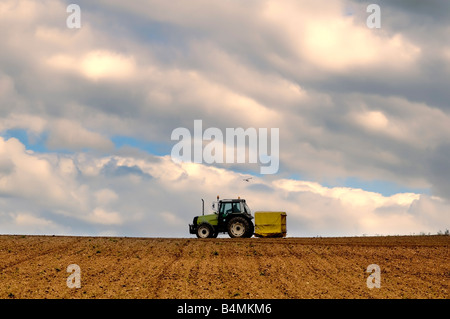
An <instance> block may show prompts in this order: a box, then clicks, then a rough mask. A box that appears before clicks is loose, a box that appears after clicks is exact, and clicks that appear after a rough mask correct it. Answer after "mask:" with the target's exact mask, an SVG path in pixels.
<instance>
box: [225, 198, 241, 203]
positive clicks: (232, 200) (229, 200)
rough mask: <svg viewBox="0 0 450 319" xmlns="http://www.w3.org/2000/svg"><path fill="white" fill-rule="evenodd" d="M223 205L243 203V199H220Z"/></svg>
mask: <svg viewBox="0 0 450 319" xmlns="http://www.w3.org/2000/svg"><path fill="white" fill-rule="evenodd" d="M220 201H221V202H223V203H237V202H245V199H242V198H233V199H221V200H220Z"/></svg>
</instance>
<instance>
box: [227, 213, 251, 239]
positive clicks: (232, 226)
mask: <svg viewBox="0 0 450 319" xmlns="http://www.w3.org/2000/svg"><path fill="white" fill-rule="evenodd" d="M249 229H250V225H249V223H248V221H247V220H246V219H245V218H243V217H234V218H232V219H231V220H230V221H229V222H228V225H227V231H228V235H229V236H230V237H231V238H242V237H245V236H246V235H247V234H248V233H249Z"/></svg>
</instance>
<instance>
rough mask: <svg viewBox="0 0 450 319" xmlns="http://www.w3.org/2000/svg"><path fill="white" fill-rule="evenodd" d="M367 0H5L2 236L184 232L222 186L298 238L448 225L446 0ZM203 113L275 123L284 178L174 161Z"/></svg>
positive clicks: (249, 167) (1, 30)
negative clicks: (279, 219) (282, 216)
mask: <svg viewBox="0 0 450 319" xmlns="http://www.w3.org/2000/svg"><path fill="white" fill-rule="evenodd" d="M372 2H373V1H371V2H369V1H356V0H353V1H352V0H326V1H325V0H315V1H305V0H295V1H294V0H284V1H267V0H258V1H256V0H249V1H243V0H239V1H238V0H228V1H225V0H191V1H178V0H174V1H151V0H147V1H144V0H135V1H119V0H97V1H85V0H79V1H77V2H75V1H62V0H42V1H34V0H2V1H1V2H0V39H1V42H0V48H1V50H0V234H43V235H83V236H130V237H134V236H138V237H192V236H193V235H190V234H189V232H188V224H189V223H191V222H192V218H193V217H194V216H196V215H199V214H201V199H202V198H203V199H204V200H205V202H206V203H207V204H206V211H207V212H210V211H211V209H210V205H209V203H210V202H212V201H214V200H215V199H216V196H217V195H219V196H220V197H221V198H236V197H238V196H240V197H241V198H245V199H246V200H247V203H248V205H249V206H250V208H251V209H252V210H253V211H285V212H286V213H287V233H288V236H293V237H294V236H295V237H313V236H324V237H325V236H363V235H410V234H419V233H426V234H427V233H432V234H435V233H437V232H439V231H442V232H443V231H445V230H446V229H449V228H450V161H449V158H450V139H449V137H450V105H449V102H448V101H450V90H449V88H450V44H449V43H450V2H448V1H439V0H428V1H415V0H392V1H386V0H377V2H376V3H377V4H378V5H379V8H380V28H369V27H368V25H367V19H368V18H369V16H370V15H371V14H372V13H371V12H367V6H368V5H369V4H370V3H372ZM71 3H75V4H77V5H78V6H79V8H80V27H79V28H69V27H68V25H67V20H68V18H69V17H70V16H71V14H72V11H70V10H69V12H67V11H68V10H67V8H68V6H69V4H71ZM195 120H201V121H202V124H203V128H204V129H206V128H218V129H219V130H221V131H223V132H225V131H226V128H244V129H247V128H256V129H259V128H266V129H271V128H278V129H279V154H278V157H277V158H278V160H279V169H278V171H277V172H276V173H275V174H261V172H260V166H261V165H260V164H261V163H249V162H248V161H247V162H246V163H237V162H233V163H211V164H208V163H205V162H202V163H192V162H177V161H174V160H173V158H172V156H171V151H172V149H173V147H174V145H175V144H176V143H177V141H174V140H172V139H171V134H172V132H173V131H174V130H175V129H176V128H186V129H188V130H190V131H191V132H193V130H194V121H195ZM248 177H252V179H250V180H249V181H248V182H247V181H244V179H245V178H248Z"/></svg>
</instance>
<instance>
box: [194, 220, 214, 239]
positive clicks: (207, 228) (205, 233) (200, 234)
mask: <svg viewBox="0 0 450 319" xmlns="http://www.w3.org/2000/svg"><path fill="white" fill-rule="evenodd" d="M213 234H214V230H213V228H212V226H211V225H210V224H207V223H203V224H201V225H199V226H198V227H197V238H211V237H213Z"/></svg>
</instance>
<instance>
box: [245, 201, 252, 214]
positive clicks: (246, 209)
mask: <svg viewBox="0 0 450 319" xmlns="http://www.w3.org/2000/svg"><path fill="white" fill-rule="evenodd" d="M244 210H245V212H246V213H247V214H249V215H251V214H252V211H251V210H250V207H248V205H247V203H244Z"/></svg>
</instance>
